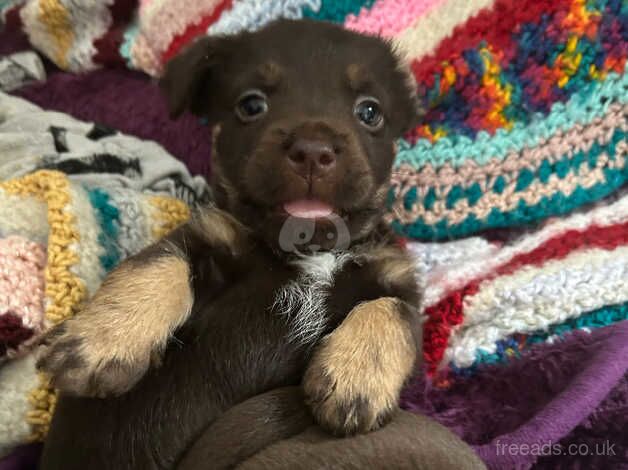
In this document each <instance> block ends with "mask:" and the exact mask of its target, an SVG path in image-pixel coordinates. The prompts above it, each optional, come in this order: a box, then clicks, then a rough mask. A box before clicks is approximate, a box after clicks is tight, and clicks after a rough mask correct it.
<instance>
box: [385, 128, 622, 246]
mask: <svg viewBox="0 0 628 470" xmlns="http://www.w3.org/2000/svg"><path fill="white" fill-rule="evenodd" d="M618 132H620V131H617V132H616V135H615V138H614V139H613V140H612V141H611V142H609V143H608V145H606V146H599V145H594V146H593V147H592V148H591V149H590V151H589V153H588V154H587V156H586V158H587V160H588V161H589V162H595V161H596V160H597V158H598V156H599V155H600V154H601V153H602V152H607V154H608V155H609V157H610V158H611V159H613V158H614V155H615V146H616V144H617V142H619V141H621V140H623V139H625V138H626V135H625V133H623V132H621V133H618ZM604 175H605V181H604V182H600V183H597V184H595V185H593V186H592V187H590V188H583V187H578V188H577V189H576V190H575V191H574V192H573V193H571V194H568V195H566V194H563V193H562V192H556V193H554V194H552V195H551V196H549V197H548V196H545V197H543V198H542V199H541V200H540V201H539V202H538V203H537V204H534V205H532V206H528V205H527V204H526V203H525V202H524V201H520V202H519V204H518V206H517V208H516V209H514V210H512V211H508V212H502V211H500V210H498V209H497V208H494V209H493V210H492V211H491V212H490V213H489V215H488V217H487V218H486V219H483V220H480V219H478V218H477V217H476V216H475V214H473V213H471V214H469V215H468V216H467V217H466V219H465V220H464V221H463V222H461V223H459V224H454V225H449V224H448V222H447V220H446V219H441V220H440V221H438V222H437V223H434V224H426V223H425V222H424V221H423V219H422V218H418V219H417V220H415V221H414V222H413V223H411V224H407V225H404V224H401V223H400V222H399V221H398V220H394V221H393V222H392V227H393V228H394V229H395V231H397V232H398V233H400V234H402V235H404V236H406V237H410V238H415V239H420V240H444V239H450V238H458V237H464V236H468V235H470V234H473V233H476V232H478V231H480V230H486V229H493V228H501V227H512V226H517V225H521V224H525V223H530V222H535V221H538V220H542V219H545V218H547V217H550V216H556V215H563V214H567V213H569V212H571V211H572V210H574V209H576V208H577V207H580V206H582V205H583V204H587V203H590V202H593V201H597V200H599V199H602V198H604V197H606V196H608V195H609V194H611V193H612V192H614V191H615V190H617V189H619V188H620V187H621V186H622V185H623V184H625V183H626V182H628V165H626V163H624V166H623V167H622V168H605V169H604ZM539 179H540V177H539ZM413 194H414V195H415V197H416V194H417V193H416V191H415V192H414V193H413ZM392 198H394V195H393V194H392V190H391V194H389V201H390V200H391V199H392ZM413 202H414V201H406V205H407V207H411V205H412V203H413Z"/></svg>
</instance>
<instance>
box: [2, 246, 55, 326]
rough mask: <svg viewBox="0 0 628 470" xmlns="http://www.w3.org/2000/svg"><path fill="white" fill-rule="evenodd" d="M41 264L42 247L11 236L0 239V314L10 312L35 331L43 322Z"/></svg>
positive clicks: (42, 269)
mask: <svg viewBox="0 0 628 470" xmlns="http://www.w3.org/2000/svg"><path fill="white" fill-rule="evenodd" d="M45 265H46V250H45V248H44V247H43V246H41V245H39V244H37V243H34V242H31V241H29V240H27V239H25V238H22V237H19V236H15V235H13V236H10V237H7V238H2V239H0V313H4V312H7V311H11V312H13V313H14V314H15V315H17V316H18V317H20V318H21V319H22V323H23V324H24V326H26V327H28V328H32V329H33V330H35V331H36V332H39V331H41V329H42V327H43V321H44V268H45Z"/></svg>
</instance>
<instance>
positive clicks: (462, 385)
mask: <svg viewBox="0 0 628 470" xmlns="http://www.w3.org/2000/svg"><path fill="white" fill-rule="evenodd" d="M94 3H97V4H98V5H94ZM2 6H4V9H2ZM0 10H2V11H3V15H4V18H6V21H7V23H8V25H9V26H11V27H14V28H19V29H22V30H23V31H25V32H26V33H27V34H28V35H29V38H30V40H31V43H32V44H34V45H35V46H36V47H37V48H39V49H40V50H41V51H43V52H44V53H45V54H46V55H47V56H48V57H49V58H52V60H53V61H55V62H56V63H57V64H58V65H60V66H61V67H63V68H65V69H67V70H73V71H78V70H90V69H93V68H95V67H99V66H103V65H104V66H106V65H110V64H121V63H126V64H127V65H129V66H130V67H131V68H134V69H140V70H143V71H145V72H146V73H148V74H150V75H159V73H160V72H161V70H162V68H163V64H164V63H165V61H166V60H167V59H168V58H170V57H172V55H174V54H175V53H176V52H177V51H178V50H180V49H181V47H183V46H184V45H185V44H187V43H188V42H189V41H190V40H191V39H192V38H194V37H196V36H198V35H199V34H206V33H209V34H233V33H236V32H238V31H241V30H243V29H255V28H259V27H260V26H262V25H264V24H266V23H267V22H268V21H271V20H272V19H274V18H278V17H291V18H301V17H308V18H313V19H319V20H328V21H335V22H338V23H342V24H344V26H346V27H348V28H352V29H355V30H357V31H362V32H365V33H368V34H380V35H382V36H384V37H387V38H390V39H391V40H392V41H394V42H395V44H396V45H397V47H398V48H399V50H400V51H402V52H403V53H404V54H405V55H406V56H407V57H408V59H409V61H410V63H411V66H412V70H413V73H414V76H415V78H416V80H417V83H418V85H419V98H420V100H421V101H422V102H423V105H424V107H425V108H426V109H427V111H428V112H427V115H426V116H425V118H424V120H423V122H422V123H421V124H420V125H419V126H417V128H416V129H414V130H413V131H412V132H410V133H409V134H408V135H407V136H405V138H404V139H403V140H401V141H400V142H399V148H400V150H399V155H398V158H397V161H396V163H395V168H394V175H393V180H392V184H391V190H390V197H389V211H388V214H387V217H388V220H389V221H390V223H391V224H392V226H393V227H394V228H395V229H396V230H397V231H398V232H399V233H400V234H403V235H405V236H407V237H410V238H413V239H415V240H416V242H414V243H410V244H409V249H410V250H412V251H413V252H414V253H415V254H416V255H417V257H418V264H419V269H420V271H421V272H422V273H423V274H424V275H425V280H426V292H427V308H426V316H427V322H426V324H425V335H426V337H425V340H426V341H425V361H426V364H427V373H428V375H429V379H428V380H426V381H425V380H423V379H421V378H417V381H416V383H414V384H412V385H411V386H410V387H408V389H407V390H406V393H405V395H404V406H405V407H406V408H409V409H413V410H417V411H420V412H423V413H426V414H428V415H430V416H433V417H434V418H435V419H437V420H439V421H440V422H442V423H443V424H446V425H447V426H449V427H450V428H452V429H454V430H455V431H456V432H457V433H458V434H459V435H461V436H462V437H463V438H464V439H465V440H466V441H467V442H469V443H471V444H473V445H474V446H475V448H476V450H477V451H478V453H479V454H480V455H481V456H482V458H483V459H484V460H485V462H486V463H487V464H488V465H489V467H490V468H495V469H503V468H530V467H532V466H535V467H537V468H557V467H561V468H565V467H569V466H570V465H575V466H579V468H621V467H622V465H628V435H627V434H626V433H625V429H626V426H627V425H628V422H627V416H628V412H627V409H628V408H627V407H628V380H627V378H626V371H627V369H628V349H627V348H628V322H626V321H625V320H626V315H627V310H628V276H626V269H628V259H627V258H626V256H627V255H626V244H627V243H628V226H627V223H628V221H627V220H626V205H627V200H626V195H625V190H623V189H622V188H625V186H626V178H627V176H628V168H627V166H626V152H627V144H626V135H625V133H626V131H627V127H628V122H627V119H628V110H627V106H628V103H627V101H628V76H627V75H626V67H627V65H626V59H627V56H628V2H626V0H465V1H460V0H458V1H457V0H413V1H409V2H399V1H398V0H342V1H332V0H329V1H328V0H278V1H273V2H266V1H263V2H262V1H257V0H202V1H195V2H189V3H188V4H186V8H181V4H180V2H175V1H173V0H146V1H142V2H140V4H139V6H138V5H137V4H136V3H135V2H133V1H131V0H126V1H125V0H112V1H110V2H107V3H106V4H105V2H102V3H99V2H80V1H75V2H63V1H56V0H55V1H50V0H47V1H43V0H28V1H20V0H9V1H8V2H7V0H0ZM85 11H87V12H89V14H85V13H84V12H85ZM44 13H45V14H44ZM134 13H135V15H134ZM132 18H134V19H132ZM86 22H87V23H90V27H87V26H86V24H87V23H86ZM94 25H98V27H93V26H94ZM111 77H112V75H111V74H108V73H107V72H106V71H103V72H96V73H95V74H93V75H91V76H88V77H85V78H84V79H75V78H72V79H71V80H73V81H72V83H74V84H75V85H80V84H81V83H86V84H87V83H96V82H97V83H98V84H99V86H101V87H108V86H113V87H115V86H116V85H115V83H110V79H111ZM66 80H70V78H67V79H66ZM81 80H82V81H81ZM90 80H91V81H90ZM118 80H119V81H120V82H122V78H119V79H118ZM55 83H56V85H55V86H56V87H57V88H55V89H54V90H58V89H60V88H61V87H63V86H64V84H65V83H67V82H66V81H64V80H58V81H57V82H55ZM51 86H52V85H51ZM85 86H86V87H88V85H85ZM134 86H135V85H134ZM146 86H147V89H148V87H149V85H146ZM29 93H30V94H31V95H32V96H37V97H38V99H39V100H40V101H41V102H45V101H46V100H48V101H50V102H54V103H55V104H56V105H59V106H69V105H66V104H64V103H59V102H58V101H55V100H56V98H53V97H52V94H53V91H51V92H50V93H51V94H50V95H49V96H47V95H46V94H45V93H44V92H43V91H42V90H41V89H39V90H35V89H33V90H31V91H28V90H27V91H26V94H29ZM151 93H152V92H151ZM147 94H148V92H147ZM151 96H152V95H151ZM94 100H97V98H94ZM127 101H128V102H133V96H132V94H129V96H128V98H127ZM119 105H120V103H117V104H116V106H119ZM98 106H99V107H100V108H101V109H105V110H107V109H109V108H107V106H106V105H105V104H103V103H100V102H99V105H98ZM134 106H137V104H135V105H134ZM103 112H105V111H103ZM153 119H156V118H153ZM120 120H121V121H124V120H125V118H124V116H121V117H120ZM164 132H165V131H164ZM199 132H200V131H199ZM195 135H196V134H195ZM208 147H209V145H208ZM179 156H180V157H181V158H186V155H179ZM465 237H466V238H465ZM607 441H608V442H607ZM574 444H575V445H576V447H575V448H574V447H571V446H572V445H574ZM579 444H583V445H585V447H582V448H578V445H579ZM604 445H607V447H604ZM512 446H514V447H512Z"/></svg>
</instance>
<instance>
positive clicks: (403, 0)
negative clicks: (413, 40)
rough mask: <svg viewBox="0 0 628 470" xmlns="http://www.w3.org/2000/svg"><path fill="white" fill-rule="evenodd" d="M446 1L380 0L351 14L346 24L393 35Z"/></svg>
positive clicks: (372, 32)
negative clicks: (410, 0) (356, 13)
mask: <svg viewBox="0 0 628 470" xmlns="http://www.w3.org/2000/svg"><path fill="white" fill-rule="evenodd" d="M444 2H445V0H414V1H412V2H408V1H407V0H379V1H378V2H375V4H374V5H373V7H372V8H371V9H370V10H369V9H367V8H362V10H360V13H359V14H358V15H349V16H348V17H347V18H346V19H345V26H346V27H347V28H349V29H353V30H355V31H358V32H361V33H366V34H378V35H381V36H384V37H392V36H395V35H396V34H397V33H399V32H400V31H403V30H404V29H406V28H408V27H410V26H412V24H413V23H414V22H416V20H417V19H419V18H420V17H421V16H423V15H424V14H426V13H427V12H428V11H430V10H431V9H433V8H434V7H436V6H438V5H440V4H442V3H444Z"/></svg>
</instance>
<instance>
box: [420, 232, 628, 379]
mask: <svg viewBox="0 0 628 470" xmlns="http://www.w3.org/2000/svg"><path fill="white" fill-rule="evenodd" d="M622 245H628V222H627V223H624V224H618V225H611V226H608V227H598V226H595V225H594V226H591V227H589V228H587V229H586V230H584V231H577V230H569V231H567V232H563V233H561V234H559V235H557V236H555V237H554V238H550V239H549V240H547V241H546V242H545V243H543V244H542V245H540V246H538V247H537V248H535V249H534V250H532V251H529V252H527V253H522V254H520V255H517V256H515V257H514V258H512V259H511V260H510V261H508V262H507V263H505V264H503V265H501V266H500V267H498V268H497V269H496V270H495V271H494V272H492V273H491V274H489V275H487V276H484V277H481V278H478V279H474V280H473V281H471V282H469V283H468V284H467V285H466V286H464V287H463V288H462V289H459V290H456V291H454V292H451V293H450V294H448V295H447V297H445V298H443V299H442V300H441V301H440V302H438V303H437V304H435V305H432V306H431V307H429V308H427V309H426V310H425V314H426V315H427V317H428V318H427V321H426V322H425V324H424V330H423V335H424V345H423V356H424V358H425V362H426V364H427V365H428V371H429V373H430V375H431V374H433V373H434V372H435V371H436V367H437V366H438V364H439V363H440V362H441V360H442V359H443V355H444V353H445V349H446V348H447V341H448V340H449V335H450V333H451V328H452V327H453V326H455V325H459V324H461V323H462V321H463V318H464V307H463V303H464V299H465V298H466V297H467V296H470V295H474V294H476V293H477V292H478V290H479V288H480V284H481V283H482V282H484V281H486V280H489V279H493V278H495V277H497V276H504V275H508V274H511V273H513V272H515V271H517V270H518V269H520V268H521V267H523V266H540V265H542V264H544V263H545V262H547V261H549V260H557V259H563V258H565V257H566V256H567V255H569V253H571V252H573V251H576V250H580V249H584V248H603V249H605V250H612V249H614V248H617V247H618V246H622Z"/></svg>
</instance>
